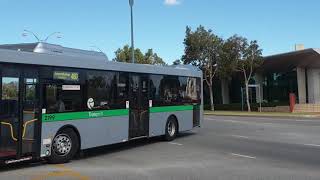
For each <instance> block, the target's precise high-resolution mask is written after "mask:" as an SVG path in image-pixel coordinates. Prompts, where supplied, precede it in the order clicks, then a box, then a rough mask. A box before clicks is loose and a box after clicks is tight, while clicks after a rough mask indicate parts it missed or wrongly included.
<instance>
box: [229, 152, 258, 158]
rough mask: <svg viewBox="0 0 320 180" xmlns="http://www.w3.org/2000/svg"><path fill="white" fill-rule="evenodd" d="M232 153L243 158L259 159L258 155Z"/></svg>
mask: <svg viewBox="0 0 320 180" xmlns="http://www.w3.org/2000/svg"><path fill="white" fill-rule="evenodd" d="M231 155H232V156H237V157H242V158H248V159H257V158H256V157H253V156H247V155H242V154H235V153H231Z"/></svg>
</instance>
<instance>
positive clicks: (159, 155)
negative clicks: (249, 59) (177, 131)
mask: <svg viewBox="0 0 320 180" xmlns="http://www.w3.org/2000/svg"><path fill="white" fill-rule="evenodd" d="M319 154H320V120H319V121H318V120H310V119H275V118H254V117H251V118H249V117H223V116H206V120H205V126H204V128H202V129H197V130H195V131H193V132H187V133H183V134H181V136H180V137H179V138H177V139H176V140H175V141H173V142H169V143H168V142H163V141H160V139H159V138H155V139H150V140H138V141H134V142H129V143H126V144H121V145H115V146H108V147H104V148H98V149H94V150H89V151H86V152H85V156H84V157H83V158H80V159H77V160H74V161H72V162H71V163H69V164H65V165H48V164H43V163H35V164H30V165H19V166H18V167H17V165H16V167H14V168H9V169H4V170H1V171H0V179H1V180H6V179H10V180H15V179H27V180H40V179H41V180H42V179H59V180H60V179H82V180H96V179H116V180H122V179H123V180H126V179H130V180H131V179H137V180H144V179H146V180H147V179H152V180H153V179H156V180H157V179H159V180H166V179H168V180H172V179H190V180H197V179H199V180H200V179H201V180H202V179H208V180H213V179H217V180H224V179H225V180H283V179H284V180H287V179H288V180H319V179H320V172H319V168H320V155H319Z"/></svg>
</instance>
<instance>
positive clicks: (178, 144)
mask: <svg viewBox="0 0 320 180" xmlns="http://www.w3.org/2000/svg"><path fill="white" fill-rule="evenodd" d="M169 144H172V145H177V146H183V144H180V143H174V142H169Z"/></svg>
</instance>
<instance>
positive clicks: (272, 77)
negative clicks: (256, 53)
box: [215, 45, 320, 112]
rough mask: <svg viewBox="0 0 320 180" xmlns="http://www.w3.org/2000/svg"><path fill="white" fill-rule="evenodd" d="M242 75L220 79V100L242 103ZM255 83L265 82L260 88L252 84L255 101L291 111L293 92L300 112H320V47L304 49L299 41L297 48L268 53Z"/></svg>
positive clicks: (251, 90) (225, 102)
mask: <svg viewBox="0 0 320 180" xmlns="http://www.w3.org/2000/svg"><path fill="white" fill-rule="evenodd" d="M240 79H241V78H240ZM240 79H239V76H233V77H232V78H231V79H229V80H220V82H221V83H219V84H220V87H219V88H218V87H217V86H216V87H215V88H216V89H217V88H218V89H220V91H221V92H219V93H221V97H220V98H218V100H217V101H220V102H218V104H219V103H221V104H225V105H226V104H236V103H238V104H239V103H241V99H242V97H241V87H242V86H243V85H242V84H241V83H240V82H241V80H240ZM251 84H256V85H259V86H261V88H260V92H259V91H258V89H256V88H250V96H251V97H250V99H251V102H252V103H253V104H254V103H259V102H263V104H264V106H269V107H279V108H276V109H275V108H273V111H284V110H285V111H288V110H289V94H290V93H293V94H295V96H296V103H297V105H296V108H295V111H296V112H320V49H313V48H311V49H304V48H303V46H302V45H298V46H296V51H293V52H288V53H283V54H276V55H272V56H267V57H264V61H263V64H262V66H261V67H260V68H259V69H258V70H257V72H256V74H255V77H254V80H253V81H252V82H251ZM216 91H217V90H216ZM259 95H260V96H259ZM224 107H225V106H224ZM280 107H281V108H280ZM283 107H286V108H283ZM265 109H267V108H265ZM269 110H270V109H269Z"/></svg>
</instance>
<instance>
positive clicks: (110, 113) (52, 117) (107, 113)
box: [42, 105, 194, 122]
mask: <svg viewBox="0 0 320 180" xmlns="http://www.w3.org/2000/svg"><path fill="white" fill-rule="evenodd" d="M193 109H194V106H193V105H186V106H163V107H152V108H150V113H161V112H177V111H192V110H193ZM128 115H129V109H119V110H103V111H85V112H71V113H56V114H43V115H42V121H43V122H56V121H68V120H80V119H92V118H100V117H114V116H128Z"/></svg>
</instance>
